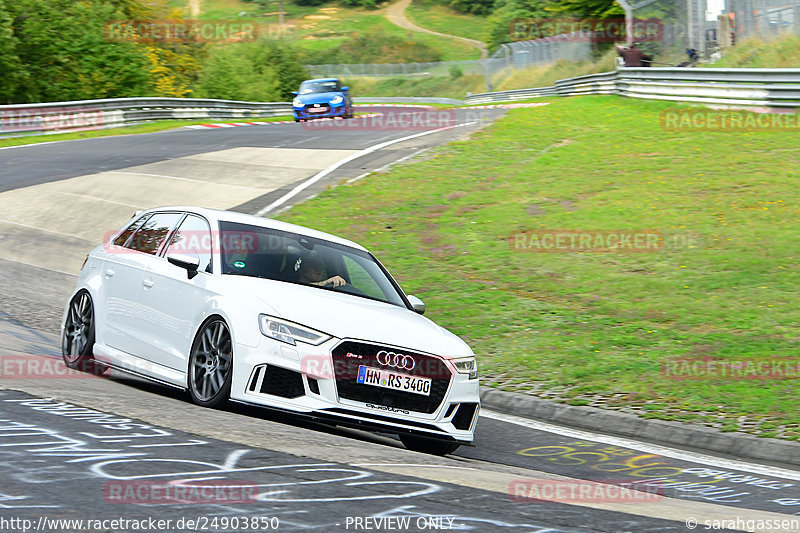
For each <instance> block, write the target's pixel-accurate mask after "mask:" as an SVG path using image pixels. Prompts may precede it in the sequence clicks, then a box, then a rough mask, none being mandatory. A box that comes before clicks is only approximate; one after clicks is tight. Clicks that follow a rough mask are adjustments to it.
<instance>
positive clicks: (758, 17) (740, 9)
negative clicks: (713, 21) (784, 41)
mask: <svg viewBox="0 0 800 533" xmlns="http://www.w3.org/2000/svg"><path fill="white" fill-rule="evenodd" d="M720 23H721V25H722V26H723V27H724V26H725V25H727V26H728V31H726V32H725V33H726V34H727V36H728V38H729V39H730V41H729V42H728V43H726V44H727V45H735V44H736V41H737V40H741V39H744V38H747V37H760V38H762V39H769V38H772V37H779V36H781V35H783V34H787V33H800V0H726V9H725V13H724V15H723V16H722V17H721V20H720Z"/></svg>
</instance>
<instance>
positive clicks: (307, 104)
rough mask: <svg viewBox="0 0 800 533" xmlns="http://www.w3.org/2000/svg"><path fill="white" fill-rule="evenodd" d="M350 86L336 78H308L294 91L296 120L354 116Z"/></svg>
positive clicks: (293, 106) (293, 104) (293, 101)
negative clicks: (344, 84) (343, 84)
mask: <svg viewBox="0 0 800 533" xmlns="http://www.w3.org/2000/svg"><path fill="white" fill-rule="evenodd" d="M349 89H350V88H349V87H342V82H341V81H339V80H338V79H336V78H320V79H316V80H306V81H304V82H303V83H301V84H300V90H299V91H293V92H292V94H294V95H295V97H294V100H292V109H293V112H294V121H295V122H300V121H306V120H309V119H314V118H333V117H342V118H353V101H352V99H351V98H350V93H349Z"/></svg>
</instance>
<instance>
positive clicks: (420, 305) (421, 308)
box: [408, 294, 425, 315]
mask: <svg viewBox="0 0 800 533" xmlns="http://www.w3.org/2000/svg"><path fill="white" fill-rule="evenodd" d="M408 301H409V302H410V303H411V307H413V308H414V311H416V312H417V313H419V314H421V315H424V314H425V302H423V301H422V300H420V299H419V298H417V297H416V296H411V295H410V294H409V295H408Z"/></svg>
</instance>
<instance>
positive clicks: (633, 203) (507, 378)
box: [281, 96, 800, 439]
mask: <svg viewBox="0 0 800 533" xmlns="http://www.w3.org/2000/svg"><path fill="white" fill-rule="evenodd" d="M674 106H675V105H674V104H666V103H659V102H646V101H637V100H633V99H623V98H621V97H614V96H591V97H582V98H570V99H554V100H553V101H552V103H551V104H550V105H548V106H546V107H542V108H536V109H520V110H512V111H509V112H508V113H507V115H506V116H505V117H504V118H503V119H501V120H500V121H498V122H497V123H495V124H494V125H492V126H490V127H488V128H486V129H484V130H482V131H481V132H479V133H477V134H475V135H473V137H472V139H471V140H469V141H463V142H456V143H452V144H450V145H448V146H446V147H443V148H440V149H438V150H436V151H434V152H433V153H429V154H428V157H427V158H426V160H424V161H420V162H417V163H414V164H410V165H406V166H403V167H399V168H396V169H394V170H392V171H390V172H387V173H380V174H375V175H372V176H370V177H368V178H365V179H363V180H361V181H359V182H355V183H354V184H351V185H346V186H345V185H343V186H339V187H337V188H334V189H330V190H328V191H326V192H324V193H323V194H321V195H320V196H319V197H317V198H315V199H313V200H311V201H308V202H306V203H304V204H301V205H299V206H296V207H295V208H293V209H292V210H291V211H290V212H288V213H286V214H284V215H283V216H282V217H281V218H283V219H285V220H288V221H291V222H295V223H299V224H303V225H308V226H311V227H314V228H318V229H321V230H325V231H329V232H332V233H334V234H338V235H342V236H346V237H349V238H351V239H353V240H355V241H357V242H360V243H362V244H364V245H365V246H367V247H369V248H370V249H371V250H372V251H373V252H375V253H376V255H377V256H378V257H379V258H380V259H381V260H382V261H383V262H384V263H385V264H386V265H387V267H388V268H389V269H390V270H391V271H392V272H393V273H395V275H396V276H397V278H398V280H399V281H400V283H401V284H402V285H403V287H404V289H405V290H406V291H407V292H408V293H411V294H416V295H418V296H420V297H422V298H423V299H424V300H426V303H427V304H428V309H429V316H430V317H431V318H432V319H434V320H436V321H437V322H439V323H440V324H442V325H444V326H445V327H448V328H450V329H451V330H453V331H454V332H456V333H457V334H459V335H460V336H462V337H463V338H464V339H465V340H467V341H468V342H469V343H470V345H471V346H472V347H473V349H474V350H475V352H476V353H477V354H479V362H480V365H481V372H482V374H483V376H484V383H486V384H494V385H496V386H497V385H499V386H501V387H503V388H506V389H512V390H523V391H528V392H530V393H531V394H536V395H538V396H540V397H545V398H553V399H558V400H561V401H565V402H569V403H572V404H577V405H587V404H588V405H598V406H603V407H606V408H612V409H626V410H633V411H635V412H637V413H638V414H640V415H641V416H645V417H656V418H662V419H672V420H681V421H694V422H698V423H704V424H708V425H711V426H715V427H718V428H720V429H722V430H723V431H733V430H744V431H749V432H752V433H755V434H758V435H759V436H764V437H770V436H776V437H781V438H789V439H796V438H798V436H800V413H798V410H797V405H798V402H799V401H800V399H799V398H798V390H797V387H796V379H731V378H729V377H727V378H726V377H714V378H703V377H700V378H698V379H683V380H675V379H672V378H670V377H668V376H666V375H665V370H664V369H665V366H664V365H665V364H666V363H668V362H669V361H674V360H676V359H682V360H688V361H692V362H694V361H701V362H708V361H712V362H715V361H733V362H746V361H755V362H767V363H772V362H775V361H778V362H790V363H793V364H795V365H797V362H798V360H800V356H798V341H799V339H798V335H797V329H796V324H797V323H798V320H799V319H800V307H798V306H797V304H796V302H797V300H798V293H799V292H800V289H798V283H797V280H798V270H799V269H800V254H798V251H797V250H798V248H797V242H798V239H799V238H800V225H798V218H800V217H799V216H798V215H800V210H798V207H797V204H796V202H795V201H794V198H796V196H797V193H796V182H797V179H798V177H800V172H798V168H800V165H799V164H798V163H800V152H798V151H797V142H796V133H795V132H793V131H768V132H759V133H743V132H719V131H715V132H702V131H693V132H680V133H670V132H667V131H665V130H664V129H662V127H661V125H660V122H659V116H660V113H661V111H662V110H664V109H665V108H666V107H674ZM548 229H549V230H560V229H569V230H584V231H600V230H616V231H630V232H636V231H644V230H652V231H659V232H661V233H662V234H663V235H664V237H665V240H666V241H667V246H666V247H665V249H664V250H662V251H658V252H649V253H613V252H611V253H589V252H583V253H579V252H573V253H531V252H522V251H517V250H514V249H513V248H512V247H511V246H510V245H509V241H508V239H509V237H510V236H513V235H515V234H517V233H519V232H523V231H529V230H548ZM512 242H513V241H512Z"/></svg>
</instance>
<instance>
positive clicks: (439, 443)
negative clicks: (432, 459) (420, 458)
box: [400, 434, 461, 455]
mask: <svg viewBox="0 0 800 533" xmlns="http://www.w3.org/2000/svg"><path fill="white" fill-rule="evenodd" d="M400 441H401V442H402V443H403V445H405V447H406V448H408V449H409V450H412V451H415V452H422V453H429V454H431V455H447V454H448V453H453V452H454V451H456V450H457V449H458V447H459V446H461V445H460V444H459V443H457V442H451V441H444V440H436V439H426V438H425V437H417V436H416V435H402V434H401V435H400Z"/></svg>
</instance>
